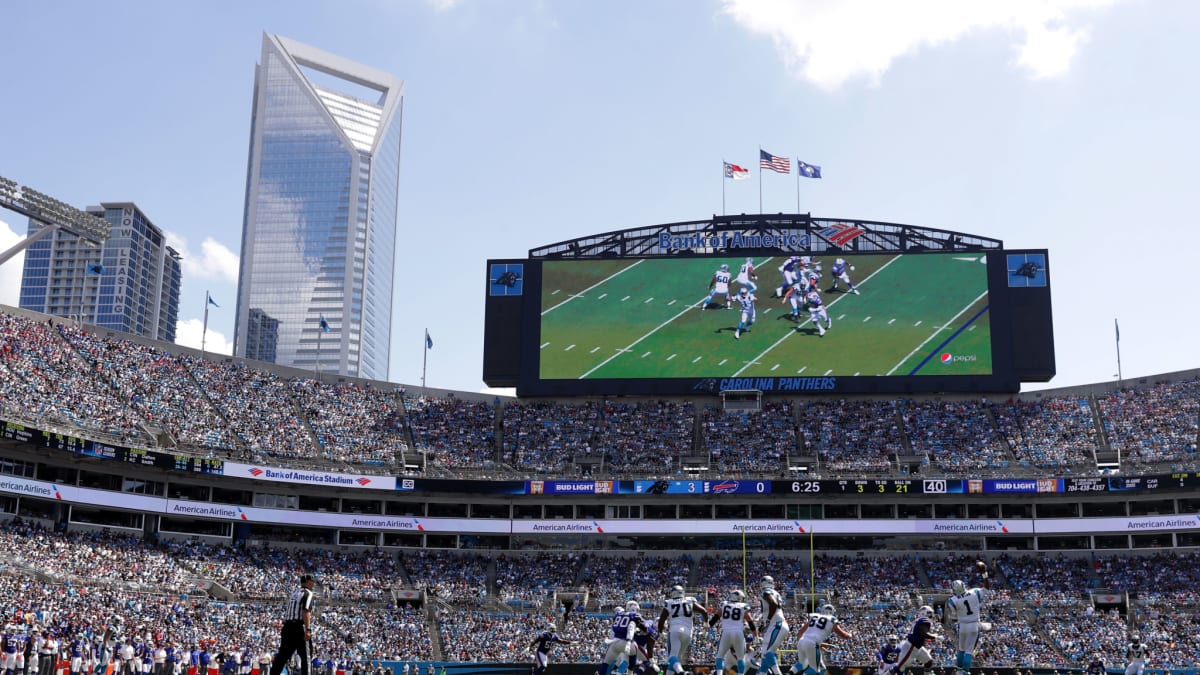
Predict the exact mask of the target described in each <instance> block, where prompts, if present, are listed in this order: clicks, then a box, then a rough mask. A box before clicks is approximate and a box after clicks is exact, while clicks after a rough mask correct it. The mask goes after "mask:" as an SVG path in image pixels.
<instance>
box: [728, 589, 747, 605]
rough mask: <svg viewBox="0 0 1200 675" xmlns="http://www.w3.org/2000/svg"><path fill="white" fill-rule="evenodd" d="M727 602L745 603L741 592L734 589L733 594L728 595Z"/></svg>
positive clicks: (744, 596)
mask: <svg viewBox="0 0 1200 675" xmlns="http://www.w3.org/2000/svg"><path fill="white" fill-rule="evenodd" d="M729 601H730V602H745V601H746V594H745V593H743V592H742V589H740V588H735V589H733V592H732V593H730V594H729Z"/></svg>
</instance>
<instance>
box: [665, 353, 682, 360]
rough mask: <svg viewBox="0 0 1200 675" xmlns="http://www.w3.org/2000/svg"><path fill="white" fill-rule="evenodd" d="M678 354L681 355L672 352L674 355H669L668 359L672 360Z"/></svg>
mask: <svg viewBox="0 0 1200 675" xmlns="http://www.w3.org/2000/svg"><path fill="white" fill-rule="evenodd" d="M676 356H679V355H678V354H672V355H670V356H668V357H667V360H668V361H670V360H671V359H673V358H675V357H676Z"/></svg>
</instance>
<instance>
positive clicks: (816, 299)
mask: <svg viewBox="0 0 1200 675" xmlns="http://www.w3.org/2000/svg"><path fill="white" fill-rule="evenodd" d="M804 304H805V306H807V307H808V318H809V319H811V320H812V324H813V325H814V326H816V327H817V335H819V336H821V337H824V336H825V331H826V330H827V329H829V328H833V319H830V318H829V312H828V311H826V310H825V303H824V301H823V300H821V293H820V291H818V290H817V288H816V286H813V287H812V288H809V289H808V293H806V294H805V296H804ZM822 321H824V322H825V325H824V326H821V322H822Z"/></svg>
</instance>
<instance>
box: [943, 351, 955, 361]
mask: <svg viewBox="0 0 1200 675" xmlns="http://www.w3.org/2000/svg"><path fill="white" fill-rule="evenodd" d="M953 360H954V357H953V356H951V355H950V352H946V353H944V354H942V363H950V362H951V361H953Z"/></svg>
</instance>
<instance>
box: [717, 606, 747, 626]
mask: <svg viewBox="0 0 1200 675" xmlns="http://www.w3.org/2000/svg"><path fill="white" fill-rule="evenodd" d="M748 611H750V608H749V607H747V606H746V603H744V602H730V601H728V600H726V601H725V602H722V603H721V632H722V633H740V632H742V631H743V630H745V628H746V612H748Z"/></svg>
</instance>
